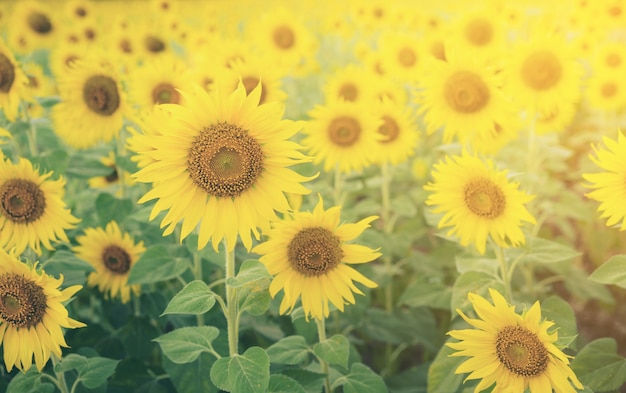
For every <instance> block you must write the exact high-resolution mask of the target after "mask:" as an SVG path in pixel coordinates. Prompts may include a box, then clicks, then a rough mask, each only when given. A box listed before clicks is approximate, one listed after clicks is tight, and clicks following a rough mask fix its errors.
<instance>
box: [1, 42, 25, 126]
mask: <svg viewBox="0 0 626 393" xmlns="http://www.w3.org/2000/svg"><path fill="white" fill-rule="evenodd" d="M27 86H28V78H27V77H26V74H24V71H22V69H21V68H20V64H19V63H18V62H17V61H16V60H15V57H14V56H13V53H12V52H11V51H10V50H9V48H7V47H6V45H5V44H4V42H3V41H2V39H1V38H0V109H2V110H3V111H4V116H6V118H7V119H8V120H9V121H11V122H14V121H15V119H16V118H17V114H18V112H19V107H20V102H22V99H24V98H25V97H26V95H27V94H26V89H27Z"/></svg>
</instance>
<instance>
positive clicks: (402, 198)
mask: <svg viewBox="0 0 626 393" xmlns="http://www.w3.org/2000/svg"><path fill="white" fill-rule="evenodd" d="M390 206H391V209H392V210H393V212H394V213H396V214H397V215H398V216H401V217H415V215H416V214H417V204H416V203H415V202H414V201H413V200H412V199H411V198H410V197H409V196H408V195H407V194H400V195H398V196H397V197H395V198H393V199H392V200H391V205H390Z"/></svg>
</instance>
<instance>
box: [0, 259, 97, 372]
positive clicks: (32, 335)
mask: <svg viewBox="0 0 626 393" xmlns="http://www.w3.org/2000/svg"><path fill="white" fill-rule="evenodd" d="M62 283H63V277H61V278H59V279H55V278H54V277H51V276H49V275H47V274H46V273H45V272H43V271H41V270H38V269H37V264H34V265H33V266H31V265H28V264H26V263H23V262H20V261H19V260H18V259H17V258H15V257H14V256H12V255H9V254H7V253H6V252H5V251H4V250H2V249H0V343H2V346H3V351H4V364H5V365H6V368H7V370H8V371H11V369H12V368H13V366H15V367H17V368H19V369H20V370H22V371H26V370H28V369H29V368H30V367H31V366H32V364H33V357H34V358H35V365H36V366H37V369H38V370H39V371H41V370H42V369H43V367H44V366H45V365H46V363H47V362H48V359H50V355H51V354H54V355H56V356H57V357H58V358H61V355H62V354H61V347H67V344H66V342H65V338H63V331H62V328H70V329H75V328H79V327H83V326H85V324H84V323H82V322H79V321H75V320H73V319H72V318H69V317H68V313H67V310H66V309H65V306H64V305H63V302H65V301H67V300H69V299H70V298H71V297H72V296H73V295H74V294H75V293H76V292H78V291H79V290H80V289H81V288H82V286H80V285H74V286H71V287H68V288H65V289H63V290H60V289H59V286H60V285H61V284H62Z"/></svg>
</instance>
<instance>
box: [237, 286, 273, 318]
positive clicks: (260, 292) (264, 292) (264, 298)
mask: <svg viewBox="0 0 626 393" xmlns="http://www.w3.org/2000/svg"><path fill="white" fill-rule="evenodd" d="M257 283H258V284H259V285H255V286H253V287H251V288H249V290H248V291H246V294H245V296H242V297H243V299H242V300H243V301H242V302H241V305H240V306H239V310H241V311H246V312H249V313H250V314H252V315H263V314H264V313H265V312H266V311H267V310H268V309H269V308H270V304H271V302H272V297H271V296H270V292H269V280H267V282H265V285H262V284H261V283H262V281H259V282H257ZM240 296H241V295H240Z"/></svg>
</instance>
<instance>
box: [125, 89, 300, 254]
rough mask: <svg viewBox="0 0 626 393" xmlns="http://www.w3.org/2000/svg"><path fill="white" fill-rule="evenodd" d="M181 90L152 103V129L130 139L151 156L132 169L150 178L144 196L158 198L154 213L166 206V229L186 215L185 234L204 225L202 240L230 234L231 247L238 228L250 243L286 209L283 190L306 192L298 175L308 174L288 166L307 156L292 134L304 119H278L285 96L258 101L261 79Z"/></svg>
mask: <svg viewBox="0 0 626 393" xmlns="http://www.w3.org/2000/svg"><path fill="white" fill-rule="evenodd" d="M181 94H182V95H183V98H184V100H183V104H182V105H174V104H169V105H161V106H159V107H163V106H166V107H167V110H162V111H155V113H154V115H153V116H152V117H151V118H149V119H146V121H147V123H146V127H147V128H148V130H147V133H146V134H145V135H133V136H132V138H131V139H136V140H137V142H132V143H131V142H129V145H132V146H134V147H138V149H137V150H139V151H136V153H138V154H139V155H140V156H141V155H144V154H145V155H146V156H148V157H149V159H148V160H145V161H144V162H145V163H146V166H145V167H143V168H142V169H141V170H140V171H139V172H137V173H135V174H134V177H135V179H136V180H137V181H139V182H143V183H153V184H152V189H151V190H150V191H148V192H147V193H146V194H145V195H144V196H143V197H142V198H141V199H140V200H139V203H144V202H146V201H149V200H153V199H157V202H156V204H155V205H154V208H153V209H152V214H151V216H150V219H154V218H155V217H156V216H157V215H158V213H159V212H161V211H164V210H168V209H169V211H168V213H167V214H166V215H165V217H164V218H163V220H162V221H161V227H165V226H167V228H166V229H165V231H164V236H165V235H168V234H170V233H172V232H173V230H174V228H175V227H176V224H177V223H178V222H179V221H183V224H182V230H181V239H184V238H185V237H186V236H187V235H189V233H190V232H191V231H192V230H193V229H194V228H195V227H196V226H198V225H199V230H198V247H199V248H203V247H204V246H205V245H206V244H207V243H208V241H209V239H211V240H212V244H213V247H214V248H215V249H216V250H217V247H218V245H219V242H220V241H221V240H222V239H226V241H227V244H228V247H229V249H231V250H232V249H233V248H234V247H235V243H236V240H237V235H239V236H240V237H241V240H242V241H243V244H244V245H245V246H246V248H247V249H250V247H251V245H252V238H251V234H250V232H253V233H254V235H255V237H256V238H258V236H259V232H258V230H257V228H258V227H260V228H267V227H268V225H269V221H270V220H272V219H275V218H276V214H275V211H279V212H285V211H287V210H289V203H288V202H287V198H286V197H285V192H293V193H297V194H307V193H309V190H308V189H306V188H305V187H304V186H303V185H302V184H300V183H302V182H304V181H308V180H310V178H307V177H304V176H301V175H299V174H297V173H296V172H294V171H292V170H291V169H289V168H287V167H288V166H290V165H294V164H297V163H302V162H308V161H310V160H309V159H308V157H306V156H305V155H304V154H302V153H301V152H300V151H299V150H300V149H301V146H300V145H298V144H297V143H295V142H290V141H289V138H291V137H292V136H293V135H294V134H295V133H297V132H298V131H299V130H300V128H301V123H300V122H292V121H289V120H281V117H282V113H283V110H284V106H283V105H282V104H279V103H275V102H274V103H267V104H263V105H258V103H259V100H260V98H261V88H260V87H257V88H256V89H254V90H253V91H252V92H250V94H246V90H245V87H244V86H243V84H240V85H239V87H238V88H237V90H235V91H234V92H232V93H230V94H228V95H227V93H224V92H221V91H216V92H214V93H212V94H209V93H207V92H205V91H204V90H202V89H201V88H200V87H197V86H196V88H195V89H194V91H193V92H187V93H185V92H182V93H181ZM151 129H157V130H158V131H150V130H151ZM150 160H154V161H153V162H151V161H150Z"/></svg>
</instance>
